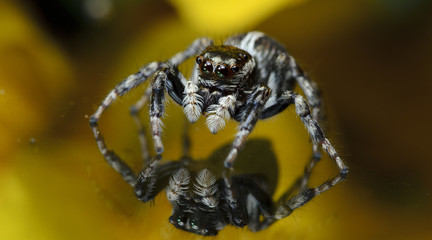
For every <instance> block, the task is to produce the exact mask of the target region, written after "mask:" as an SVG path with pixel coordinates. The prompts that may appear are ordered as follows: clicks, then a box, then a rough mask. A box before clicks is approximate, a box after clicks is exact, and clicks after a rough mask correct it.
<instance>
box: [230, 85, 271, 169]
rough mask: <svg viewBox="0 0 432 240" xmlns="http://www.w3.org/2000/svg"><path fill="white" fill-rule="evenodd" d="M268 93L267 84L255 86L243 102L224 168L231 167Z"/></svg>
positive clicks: (268, 95)
mask: <svg viewBox="0 0 432 240" xmlns="http://www.w3.org/2000/svg"><path fill="white" fill-rule="evenodd" d="M270 93H271V89H270V88H268V87H267V86H264V85H260V86H257V87H256V88H255V90H254V91H253V92H252V93H251V95H250V96H249V98H248V100H247V101H246V103H245V104H244V105H245V106H246V107H245V109H244V112H243V117H242V120H241V122H240V124H239V131H238V132H237V134H236V137H235V139H234V141H233V144H232V146H231V150H230V152H229V153H228V156H227V158H226V159H225V162H224V164H225V167H226V168H229V169H231V170H232V169H233V165H234V161H235V159H236V157H237V154H238V152H239V150H240V149H241V147H242V146H243V144H244V143H245V141H246V139H247V137H248V136H249V133H250V132H251V131H252V129H253V128H254V127H255V124H256V122H257V121H258V118H259V114H260V112H261V110H262V108H263V106H264V104H265V103H266V101H267V100H268V98H269V97H270Z"/></svg>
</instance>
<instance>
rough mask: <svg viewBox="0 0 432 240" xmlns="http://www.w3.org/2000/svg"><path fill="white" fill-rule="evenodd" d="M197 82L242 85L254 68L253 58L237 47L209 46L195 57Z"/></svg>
mask: <svg viewBox="0 0 432 240" xmlns="http://www.w3.org/2000/svg"><path fill="white" fill-rule="evenodd" d="M196 63H197V64H198V70H199V74H198V75H199V82H200V83H201V84H202V85H203V86H206V87H228V88H235V87H241V86H244V85H245V83H246V81H247V80H248V79H249V76H250V75H251V74H252V72H253V70H254V68H255V60H254V58H253V57H252V56H251V55H250V54H249V53H248V52H246V51H244V50H241V49H239V48H236V47H233V46H228V45H222V46H209V47H207V48H206V49H205V50H204V52H202V53H201V54H200V55H199V56H197V58H196Z"/></svg>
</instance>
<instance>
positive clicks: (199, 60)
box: [196, 56, 202, 64]
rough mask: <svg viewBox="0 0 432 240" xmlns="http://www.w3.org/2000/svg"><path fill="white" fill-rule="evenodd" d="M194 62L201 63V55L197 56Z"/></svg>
mask: <svg viewBox="0 0 432 240" xmlns="http://www.w3.org/2000/svg"><path fill="white" fill-rule="evenodd" d="M196 63H198V64H201V63H202V57H201V56H198V57H197V58H196Z"/></svg>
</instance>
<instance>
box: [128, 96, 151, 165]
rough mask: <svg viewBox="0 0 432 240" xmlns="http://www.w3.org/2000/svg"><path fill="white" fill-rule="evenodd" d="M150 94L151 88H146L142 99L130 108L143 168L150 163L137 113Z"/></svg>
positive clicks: (142, 128)
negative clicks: (136, 131) (135, 127)
mask: <svg viewBox="0 0 432 240" xmlns="http://www.w3.org/2000/svg"><path fill="white" fill-rule="evenodd" d="M150 94H151V88H147V90H146V92H145V93H144V94H143V95H142V97H141V98H140V99H139V100H138V101H137V102H136V103H135V104H134V105H132V106H131V107H130V115H131V116H132V118H133V119H134V121H135V124H136V126H137V130H138V138H139V142H140V145H141V156H142V159H143V162H144V166H145V165H146V164H149V163H150V153H149V150H148V145H147V140H146V136H145V129H144V126H143V124H142V122H141V119H140V118H139V111H140V110H141V109H142V108H143V107H144V105H145V104H146V103H147V102H148V100H149V98H150Z"/></svg>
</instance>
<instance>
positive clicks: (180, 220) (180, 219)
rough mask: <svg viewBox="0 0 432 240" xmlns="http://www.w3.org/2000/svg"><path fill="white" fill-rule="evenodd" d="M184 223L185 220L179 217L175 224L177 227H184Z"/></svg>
mask: <svg viewBox="0 0 432 240" xmlns="http://www.w3.org/2000/svg"><path fill="white" fill-rule="evenodd" d="M185 222H186V218H185V217H184V216H179V217H178V218H177V224H178V225H179V226H184V225H185Z"/></svg>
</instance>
